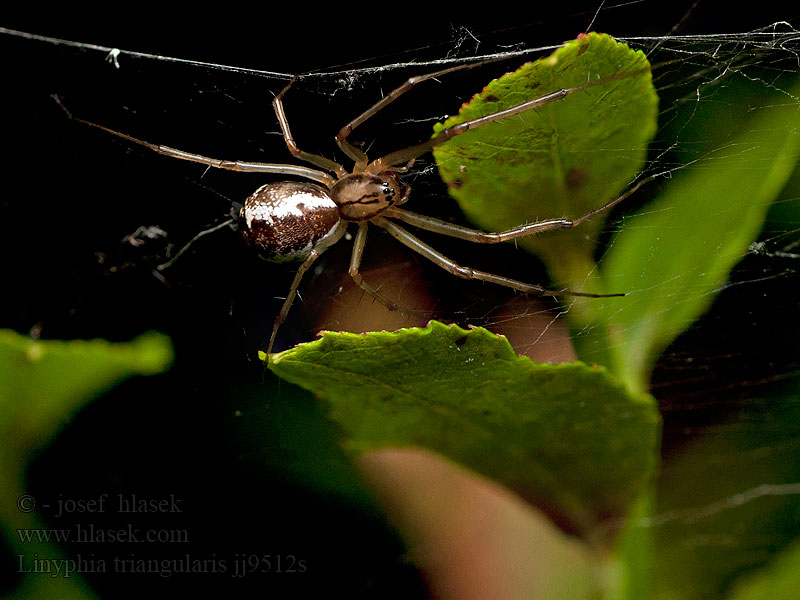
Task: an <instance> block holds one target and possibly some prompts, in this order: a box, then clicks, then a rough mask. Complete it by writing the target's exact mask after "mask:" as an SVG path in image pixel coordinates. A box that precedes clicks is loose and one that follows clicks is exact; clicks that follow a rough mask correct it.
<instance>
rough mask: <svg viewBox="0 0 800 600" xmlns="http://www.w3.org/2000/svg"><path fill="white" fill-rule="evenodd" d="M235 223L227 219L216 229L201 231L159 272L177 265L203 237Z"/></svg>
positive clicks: (160, 267)
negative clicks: (185, 253)
mask: <svg viewBox="0 0 800 600" xmlns="http://www.w3.org/2000/svg"><path fill="white" fill-rule="evenodd" d="M233 223H234V219H233V218H231V219H227V220H225V221H223V222H222V223H220V224H219V225H214V227H210V228H208V229H204V230H203V231H201V232H200V233H198V234H197V235H195V236H194V237H193V238H192V239H190V240H189V241H188V242H187V243H186V245H185V246H184V247H183V248H181V249H180V250H178V252H177V254H175V256H173V257H172V258H170V259H169V260H168V261H167V262H165V263H163V264H160V265H158V266H157V267H156V269H158V270H159V271H163V270H164V269H169V268H170V267H171V266H172V265H173V264H175V261H176V260H178V259H179V258H180V257H181V256H183V254H184V252H186V251H187V250H188V249H189V248H190V247H191V246H192V244H194V243H195V242H196V241H197V240H199V239H200V238H201V237H204V236H207V235H208V234H209V233H214V232H215V231H219V230H220V229H223V228H225V227H227V226H230V225H232V224H233Z"/></svg>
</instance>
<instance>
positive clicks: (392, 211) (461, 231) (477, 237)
mask: <svg viewBox="0 0 800 600" xmlns="http://www.w3.org/2000/svg"><path fill="white" fill-rule="evenodd" d="M661 175H663V173H657V174H655V175H650V176H648V177H645V178H644V179H642V180H641V181H639V182H638V183H636V185H634V186H632V187H630V188H629V189H627V190H626V191H625V192H624V193H623V194H622V195H620V196H618V197H616V198H614V199H613V200H611V202H607V203H606V204H604V205H603V206H601V207H600V208H596V209H594V210H592V211H590V212H588V213H586V214H585V215H583V216H581V217H578V218H577V219H574V220H569V219H548V220H546V221H535V222H533V223H528V224H527V225H522V226H520V227H515V228H514V229H509V230H508V231H502V232H499V233H487V232H485V231H479V230H477V229H470V228H469V227H462V226H460V225H454V224H453V223H449V222H447V221H442V220H440V219H434V218H433V217H427V216H425V215H418V214H416V213H412V212H409V211H407V210H403V209H401V208H396V207H392V208H389V209H387V210H386V211H384V213H383V216H385V217H390V218H394V219H399V220H401V221H403V222H404V223H408V224H409V225H413V226H414V227H419V228H420V229H424V230H425V231H432V232H433V233H439V234H441V235H447V236H450V237H454V238H459V239H462V240H467V241H468V242H476V243H479V244H497V243H499V242H507V241H508V240H513V239H515V238H519V237H524V236H527V235H536V234H537V233H544V232H545V231H553V230H555V229H572V228H573V227H577V226H578V225H581V224H582V223H585V222H586V221H588V220H589V219H591V218H592V217H594V216H595V215H598V214H600V213H602V212H604V211H607V210H609V209H611V208H613V207H614V206H616V205H617V204H619V203H620V202H622V201H623V200H625V199H626V198H628V197H629V196H630V195H631V194H633V193H635V192H636V191H637V190H638V189H639V188H640V187H642V186H643V185H644V184H646V183H648V182H650V181H652V180H653V179H655V178H656V177H659V176H661Z"/></svg>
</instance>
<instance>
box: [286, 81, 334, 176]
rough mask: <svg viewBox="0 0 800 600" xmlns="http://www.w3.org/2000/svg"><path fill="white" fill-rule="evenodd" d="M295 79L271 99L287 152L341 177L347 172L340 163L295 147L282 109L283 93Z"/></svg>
mask: <svg viewBox="0 0 800 600" xmlns="http://www.w3.org/2000/svg"><path fill="white" fill-rule="evenodd" d="M295 79H296V77H293V78H292V80H291V81H289V83H288V84H287V85H286V87H285V88H283V89H282V90H281V92H280V93H279V94H278V95H277V96H275V99H274V100H273V101H272V108H273V109H275V115H276V116H277V117H278V123H279V124H280V126H281V131H282V132H283V140H284V141H285V142H286V147H287V148H289V152H291V153H292V156H294V157H295V158H299V159H300V160H304V161H306V162H310V163H311V164H312V165H316V166H318V167H320V168H321V169H325V170H326V171H331V172H333V173H336V174H337V175H338V176H339V177H343V176H344V175H346V174H347V171H345V169H344V167H343V166H342V165H340V164H339V163H337V162H336V161H333V160H331V159H329V158H325V157H324V156H320V155H318V154H312V153H311V152H306V151H304V150H300V148H298V147H297V143H296V142H295V141H294V138H293V137H292V131H291V130H290V129H289V119H287V118H286V113H285V112H284V110H283V95H284V94H285V93H286V92H288V91H289V88H290V87H292V84H293V83H294V80H295Z"/></svg>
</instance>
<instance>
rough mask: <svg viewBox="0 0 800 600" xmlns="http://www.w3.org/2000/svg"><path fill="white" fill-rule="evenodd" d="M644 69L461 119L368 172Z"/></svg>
mask: <svg viewBox="0 0 800 600" xmlns="http://www.w3.org/2000/svg"><path fill="white" fill-rule="evenodd" d="M645 72H646V71H645V70H644V69H641V70H638V71H632V72H630V73H620V74H617V75H611V76H609V77H603V78H601V79H597V80H595V81H590V82H588V83H584V84H583V85H579V86H576V87H569V88H561V89H560V90H556V91H554V92H550V93H549V94H545V95H543V96H539V97H537V98H533V99H531V100H528V101H527V102H523V103H521V104H517V105H515V106H512V107H510V108H506V109H504V110H498V111H497V112H493V113H490V114H488V115H485V116H483V117H478V118H477V119H472V120H471V121H465V122H463V123H459V124H458V125H453V126H452V127H448V128H447V129H443V130H442V131H440V132H439V134H438V135H437V136H436V137H434V138H431V139H430V140H427V141H425V142H422V143H421V144H417V145H415V146H409V147H408V148H403V149H402V150H396V151H394V152H390V153H389V154H387V155H386V156H384V157H382V158H379V159H377V160H374V161H372V162H371V163H370V164H369V167H368V170H369V171H370V172H374V173H379V172H381V171H383V170H384V169H386V168H388V167H391V166H392V165H396V164H400V163H404V162H408V161H409V160H411V159H414V158H417V157H419V156H422V155H423V154H425V153H426V152H428V151H429V150H432V149H433V148H435V147H436V146H439V145H441V144H444V143H445V142H446V141H447V140H449V139H451V138H454V137H455V136H457V135H460V134H462V133H465V132H467V131H470V130H471V129H475V128H477V127H481V126H482V125H486V124H487V123H492V122H494V121H498V120H500V119H505V118H508V117H512V116H514V115H518V114H520V113H523V112H525V111H528V110H533V109H535V108H539V107H540V106H544V105H546V104H550V103H551V102H556V101H557V100H561V99H562V98H565V97H567V96H569V95H570V94H572V93H574V92H579V91H584V90H587V89H589V88H591V87H595V86H598V85H603V84H606V83H608V82H609V81H616V80H619V79H623V78H625V77H635V76H636V75H639V74H642V73H645Z"/></svg>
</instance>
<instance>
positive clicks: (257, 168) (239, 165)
mask: <svg viewBox="0 0 800 600" xmlns="http://www.w3.org/2000/svg"><path fill="white" fill-rule="evenodd" d="M65 110H66V109H65ZM67 115H69V117H70V118H71V119H73V120H75V121H77V122H78V123H83V124H84V125H90V126H91V127H94V128H96V129H99V130H101V131H105V132H106V133H110V134H111V135H115V136H117V137H120V138H122V139H124V140H128V141H129V142H133V143H134V144H139V145H140V146H144V147H145V148H148V149H149V150H152V151H153V152H157V153H158V154H163V155H164V156H169V157H171V158H179V159H181V160H187V161H189V162H196V163H200V164H203V165H207V166H209V167H214V168H215V169H226V170H228V171H241V172H247V173H274V174H278V175H296V176H298V177H305V178H306V179H310V180H312V181H317V182H319V183H322V184H324V185H326V186H330V185H333V182H334V181H335V179H334V178H333V177H332V176H330V175H328V174H327V173H323V172H322V171H317V170H316V169H309V168H307V167H300V166H296V165H281V164H274V163H260V162H244V161H239V160H221V159H219V158H210V157H208V156H203V155H201V154H194V153H192V152H184V151H183V150H178V149H177V148H170V147H169V146H161V145H158V144H151V143H150V142H146V141H144V140H140V139H139V138H135V137H133V136H130V135H127V134H125V133H121V132H119V131H115V130H114V129H109V128H108V127H104V126H102V125H98V124H97V123H92V122H91V121H84V120H83V119H79V118H78V117H73V116H72V115H71V114H70V113H69V112H67Z"/></svg>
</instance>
